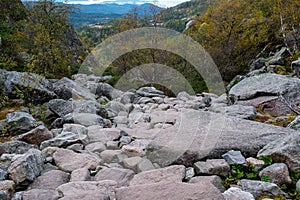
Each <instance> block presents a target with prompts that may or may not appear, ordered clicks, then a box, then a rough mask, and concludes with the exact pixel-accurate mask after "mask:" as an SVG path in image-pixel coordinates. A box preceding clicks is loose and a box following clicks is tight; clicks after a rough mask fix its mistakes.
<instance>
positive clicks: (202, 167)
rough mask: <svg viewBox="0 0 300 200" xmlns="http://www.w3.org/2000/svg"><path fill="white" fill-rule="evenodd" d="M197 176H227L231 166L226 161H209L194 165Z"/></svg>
mask: <svg viewBox="0 0 300 200" xmlns="http://www.w3.org/2000/svg"><path fill="white" fill-rule="evenodd" d="M194 168H195V171H196V174H198V175H199V174H209V175H220V176H227V175H228V173H229V171H230V166H229V165H228V163H227V162H226V161H225V160H224V159H213V160H207V161H206V162H202V161H199V162H196V163H194Z"/></svg>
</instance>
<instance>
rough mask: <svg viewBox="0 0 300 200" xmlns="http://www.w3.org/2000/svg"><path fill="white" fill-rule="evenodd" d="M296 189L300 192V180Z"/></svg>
mask: <svg viewBox="0 0 300 200" xmlns="http://www.w3.org/2000/svg"><path fill="white" fill-rule="evenodd" d="M296 190H297V191H298V192H300V180H298V181H297V183H296Z"/></svg>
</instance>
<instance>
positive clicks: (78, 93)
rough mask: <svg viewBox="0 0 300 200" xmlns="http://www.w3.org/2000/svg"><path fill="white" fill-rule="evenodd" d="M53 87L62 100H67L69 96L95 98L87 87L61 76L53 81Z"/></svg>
mask: <svg viewBox="0 0 300 200" xmlns="http://www.w3.org/2000/svg"><path fill="white" fill-rule="evenodd" d="M53 89H54V92H55V93H56V94H57V96H58V97H59V98H61V99H64V100H69V99H70V98H73V99H75V100H76V99H86V100H95V95H93V94H92V93H91V92H90V91H89V90H88V89H86V88H84V87H82V86H81V85H80V84H79V83H76V82H75V81H72V80H70V79H68V78H62V79H60V80H59V81H57V82H55V83H54V84H53Z"/></svg>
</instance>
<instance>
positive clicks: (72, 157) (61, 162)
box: [53, 149, 99, 172]
mask: <svg viewBox="0 0 300 200" xmlns="http://www.w3.org/2000/svg"><path fill="white" fill-rule="evenodd" d="M53 159H54V162H55V163H56V165H57V166H58V167H59V168H60V169H62V170H63V171H66V172H72V171H74V170H75V169H79V168H87V169H91V170H93V169H96V167H97V166H98V164H99V160H98V159H96V158H95V157H93V156H91V155H89V154H84V153H75V152H74V151H71V150H67V149H58V150H57V151H56V152H55V153H54V154H53Z"/></svg>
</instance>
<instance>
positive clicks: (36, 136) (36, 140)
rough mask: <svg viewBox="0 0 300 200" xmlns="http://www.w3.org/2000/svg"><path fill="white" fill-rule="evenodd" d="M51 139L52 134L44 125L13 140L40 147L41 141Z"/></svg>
mask: <svg viewBox="0 0 300 200" xmlns="http://www.w3.org/2000/svg"><path fill="white" fill-rule="evenodd" d="M51 138H53V135H52V133H51V132H50V131H49V130H48V129H47V127H45V126H44V125H40V126H38V127H36V128H35V129H33V130H31V131H29V132H27V133H24V134H21V135H19V136H17V137H15V138H14V139H16V140H20V141H24V142H27V143H29V144H35V145H40V144H41V143H42V142H43V141H45V140H49V139H51Z"/></svg>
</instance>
